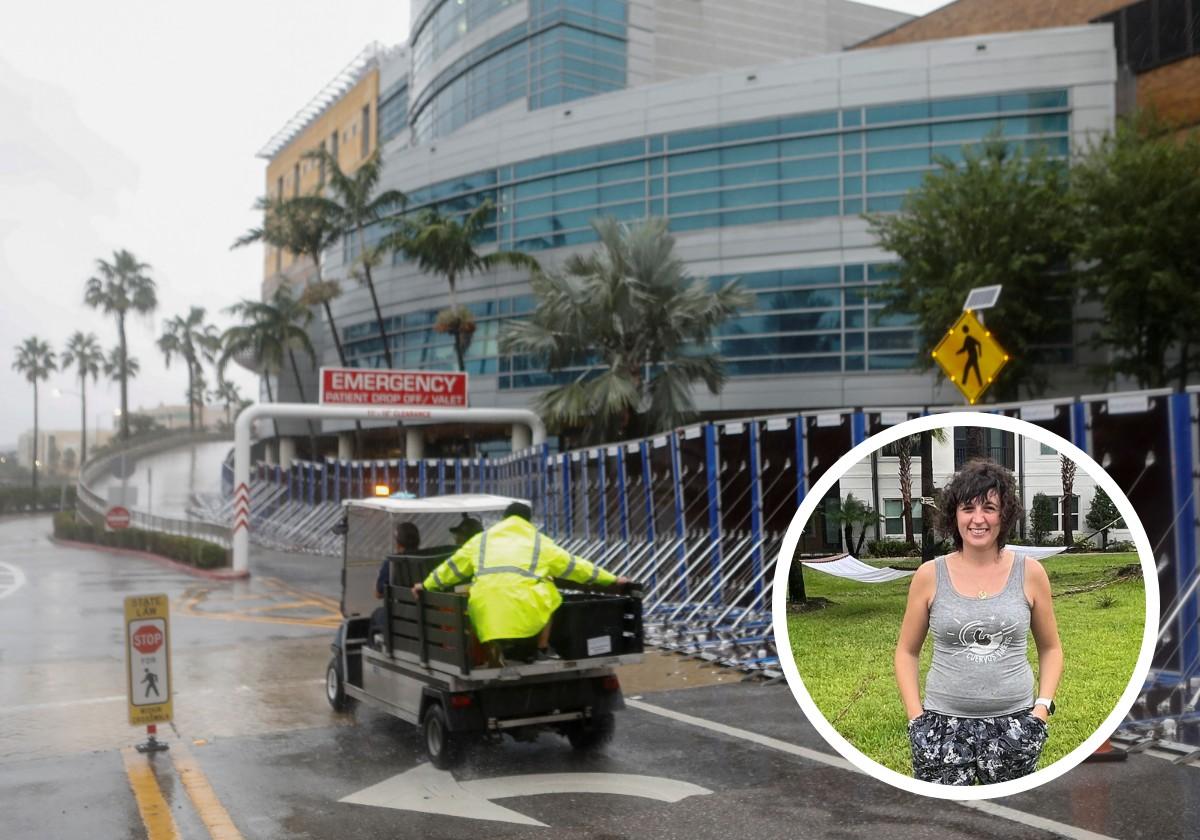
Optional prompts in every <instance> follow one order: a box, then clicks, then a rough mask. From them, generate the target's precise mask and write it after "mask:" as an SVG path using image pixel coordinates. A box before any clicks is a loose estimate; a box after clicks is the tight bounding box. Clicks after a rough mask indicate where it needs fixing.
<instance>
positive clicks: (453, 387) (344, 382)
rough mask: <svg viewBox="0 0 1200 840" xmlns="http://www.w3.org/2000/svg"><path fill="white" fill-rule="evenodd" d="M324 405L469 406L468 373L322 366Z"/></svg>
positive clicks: (322, 402)
mask: <svg viewBox="0 0 1200 840" xmlns="http://www.w3.org/2000/svg"><path fill="white" fill-rule="evenodd" d="M320 401H321V404H322V405H375V406H412V405H424V406H436V407H439V408H466V407H467V375H466V374H465V373H454V372H440V371H439V372H434V371H427V370H366V369H361V368H321V396H320Z"/></svg>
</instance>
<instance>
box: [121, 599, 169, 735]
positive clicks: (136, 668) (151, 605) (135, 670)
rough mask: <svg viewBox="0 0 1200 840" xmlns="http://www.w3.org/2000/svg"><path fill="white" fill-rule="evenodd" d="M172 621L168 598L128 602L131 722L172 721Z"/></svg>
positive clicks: (126, 636)
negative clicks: (170, 655)
mask: <svg viewBox="0 0 1200 840" xmlns="http://www.w3.org/2000/svg"><path fill="white" fill-rule="evenodd" d="M169 625H170V619H169V616H168V601H167V596H166V595H131V596H129V597H128V598H126V599H125V663H126V677H127V680H126V681H127V687H128V690H129V722H130V723H131V724H133V725H134V726H142V725H145V724H150V723H166V722H168V721H169V720H171V664H170V659H169V651H170V647H171V644H170V643H171V637H170V626H169Z"/></svg>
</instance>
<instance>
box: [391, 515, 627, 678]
mask: <svg viewBox="0 0 1200 840" xmlns="http://www.w3.org/2000/svg"><path fill="white" fill-rule="evenodd" d="M530 516H531V511H530V509H529V505H526V504H524V503H522V502H513V503H512V504H511V505H509V506H508V508H507V509H505V511H504V518H503V519H502V520H500V521H499V522H497V523H496V524H495V525H493V526H492V527H490V528H488V529H487V530H486V531H484V532H483V533H481V534H476V535H475V536H473V537H471V539H469V540H468V541H467V542H466V543H464V544H463V545H462V546H461V547H460V548H459V549H458V551H456V552H455V553H454V554H452V555H451V556H450V557H449V558H447V559H446V560H445V561H444V562H443V563H442V564H441V565H440V566H438V567H437V568H436V569H434V570H433V571H432V572H430V573H429V575H428V576H427V577H426V578H425V580H424V581H422V582H421V583H418V584H417V585H416V586H414V587H413V592H414V593H416V592H417V591H419V590H421V589H431V590H439V589H450V588H453V587H454V586H457V585H458V584H460V583H466V582H468V581H473V582H472V585H471V593H470V596H469V598H468V600H467V612H468V614H469V615H470V617H471V623H472V624H473V625H474V627H475V636H476V637H477V638H478V639H479V641H480V642H493V641H494V642H498V643H499V644H500V645H501V647H502V648H504V647H510V645H508V644H507V643H509V642H519V641H520V642H524V641H526V640H528V641H533V640H534V639H535V638H536V642H537V651H536V654H533V655H532V656H531V657H529V658H533V659H539V660H540V659H557V658H558V655H557V654H556V653H555V652H554V651H553V650H551V649H550V619H551V617H552V616H553V614H554V611H555V610H556V609H558V605H559V604H561V603H562V596H561V595H559V593H558V587H556V586H555V585H554V581H553V578H565V579H566V580H572V581H575V582H576V583H595V584H599V585H601V586H614V585H616V586H624V585H625V584H628V583H629V580H628V579H627V578H624V577H617V576H616V575H613V574H612V573H610V572H606V571H605V570H604V569H601V568H600V567H599V566H596V565H594V564H592V563H591V562H589V561H587V560H585V559H583V558H582V557H578V556H576V555H573V554H569V553H567V552H566V551H564V550H563V549H561V548H559V547H558V546H557V545H555V544H554V542H553V541H552V540H551V539H550V538H549V537H546V536H543V535H542V534H541V533H539V532H538V530H537V528H535V527H534V526H533V524H532V523H531V522H530V521H529V519H530ZM511 647H512V648H516V649H517V650H520V648H521V646H520V645H513V646H511Z"/></svg>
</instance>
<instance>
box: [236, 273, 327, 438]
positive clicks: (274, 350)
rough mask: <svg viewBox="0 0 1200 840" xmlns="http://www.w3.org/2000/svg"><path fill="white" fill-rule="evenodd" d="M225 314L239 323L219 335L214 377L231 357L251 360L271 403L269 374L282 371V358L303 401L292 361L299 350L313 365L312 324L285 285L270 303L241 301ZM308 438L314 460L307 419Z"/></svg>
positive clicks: (300, 381) (312, 435)
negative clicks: (259, 372) (308, 327)
mask: <svg viewBox="0 0 1200 840" xmlns="http://www.w3.org/2000/svg"><path fill="white" fill-rule="evenodd" d="M225 311H226V312H228V313H229V314H230V315H234V316H236V317H238V318H240V319H241V323H240V324H237V325H235V326H232V327H230V328H229V329H227V330H225V332H224V333H222V335H221V355H220V357H219V358H218V359H217V375H218V377H219V378H221V379H222V380H223V379H224V373H225V368H226V367H227V366H228V364H229V361H230V360H231V359H232V358H233V357H234V356H238V355H244V356H248V357H251V358H253V359H255V360H256V361H257V362H258V365H259V367H260V369H261V370H262V372H263V373H262V375H263V377H264V378H265V379H266V383H267V399H269V400H271V401H272V402H274V400H275V397H274V395H273V394H272V393H271V380H270V374H271V373H275V374H276V375H278V374H279V373H280V372H281V371H282V370H283V365H284V359H285V358H286V359H287V361H288V362H289V363H290V366H291V369H292V376H294V377H295V379H296V388H297V390H298V391H299V392H300V401H301V402H307V401H308V400H307V398H306V397H305V394H304V381H303V379H301V378H300V366H299V364H298V363H297V361H296V351H297V350H299V351H301V352H302V353H303V354H304V355H306V356H307V357H308V359H309V361H310V362H311V363H312V364H316V361H317V354H316V351H315V350H313V345H312V341H311V340H310V339H309V337H308V331H307V330H306V327H307V326H308V324H309V323H310V322H311V321H312V312H311V311H310V310H309V308H308V307H306V306H305V305H304V304H302V303H301V302H300V301H298V300H297V299H296V298H295V297H293V296H292V292H291V290H290V289H289V288H288V287H287V286H280V287H279V288H278V289H276V290H275V294H273V295H272V296H271V301H270V303H264V302H262V301H257V300H248V299H243V300H241V301H239V302H238V303H235V304H234V305H233V306H230V307H228V308H227V309H226V310H225ZM308 435H309V443H310V445H311V446H312V457H314V458H315V457H316V456H317V440H316V431H315V429H314V428H313V424H312V421H311V420H309V421H308ZM275 436H276V437H278V436H279V424H278V423H276V424H275Z"/></svg>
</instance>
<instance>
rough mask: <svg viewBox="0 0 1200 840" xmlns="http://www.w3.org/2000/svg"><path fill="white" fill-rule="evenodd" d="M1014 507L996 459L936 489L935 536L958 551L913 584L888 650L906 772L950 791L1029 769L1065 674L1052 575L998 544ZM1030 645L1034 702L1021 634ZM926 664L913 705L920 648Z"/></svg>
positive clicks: (1012, 489)
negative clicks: (904, 732)
mask: <svg viewBox="0 0 1200 840" xmlns="http://www.w3.org/2000/svg"><path fill="white" fill-rule="evenodd" d="M1020 510H1021V503H1020V500H1019V498H1018V497H1017V487H1016V482H1015V481H1014V479H1013V476H1012V473H1010V472H1009V471H1008V470H1007V469H1005V468H1004V467H1002V466H1000V465H998V464H996V463H995V462H994V461H990V460H981V461H972V462H971V463H969V464H967V465H966V466H965V467H963V468H962V469H961V470H959V472H958V473H956V474H955V476H954V478H953V479H951V481H950V483H949V484H948V485H947V486H946V488H945V490H944V491H943V492H942V500H941V514H940V517H939V519H940V522H939V525H940V528H941V530H942V531H943V532H944V533H945V534H946V535H947V536H949V537H950V538H951V539H952V540H953V542H954V545H955V547H956V549H957V550H956V551H954V552H951V553H949V554H947V555H945V556H944V557H938V558H936V559H935V560H934V561H933V562H932V563H927V564H925V565H923V566H922V567H921V568H920V569H919V570H918V571H917V573H916V574H915V575H914V576H913V580H912V584H911V585H910V587H909V591H908V604H907V607H906V608H905V612H904V620H903V623H902V624H901V627H900V639H899V642H898V644H897V645H896V655H895V669H896V683H897V685H898V686H899V688H900V697H901V700H902V701H903V703H904V706H905V709H906V710H907V712H908V719H909V722H908V736H909V741H910V744H911V747H912V761H913V775H914V776H915V777H916V778H918V779H921V780H923V781H927V782H934V783H936V784H950V785H971V784H975V783H976V782H982V783H984V784H990V783H994V782H1003V781H1009V780H1011V779H1017V778H1020V777H1021V776H1026V775H1028V774H1029V773H1032V772H1033V771H1034V769H1036V767H1037V762H1038V758H1039V757H1040V756H1041V752H1042V748H1043V747H1044V746H1045V744H1046V739H1047V737H1048V735H1049V732H1048V729H1047V719H1048V718H1049V715H1050V713H1051V712H1052V711H1053V709H1054V701H1053V697H1054V691H1055V689H1056V688H1057V687H1058V681H1059V678H1060V677H1061V675H1062V665H1063V656H1062V645H1061V643H1060V642H1059V638H1058V626H1057V623H1056V621H1055V618H1054V607H1053V605H1052V603H1051V596H1050V579H1049V577H1048V576H1047V574H1046V571H1045V570H1044V569H1043V568H1042V566H1041V565H1040V564H1039V563H1038V562H1037V561H1036V560H1033V559H1031V558H1026V557H1023V556H1018V555H1016V554H1014V553H1013V552H1012V551H1011V550H1009V549H1006V548H1005V543H1006V541H1007V540H1008V539H1009V538H1010V537H1011V536H1012V532H1013V527H1014V525H1015V524H1016V522H1017V519H1018V516H1019V513H1020ZM1031 630H1032V632H1033V636H1034V640H1035V642H1036V645H1037V653H1038V665H1039V680H1038V692H1037V699H1036V701H1035V699H1034V694H1035V693H1034V690H1033V686H1034V678H1033V669H1032V668H1031V667H1030V664H1029V660H1028V658H1027V654H1026V650H1027V640H1028V633H1029V632H1030V631H1031ZM926 635H932V637H933V660H932V664H931V666H930V669H929V674H928V676H927V677H926V681H925V699H924V704H922V702H921V695H920V692H919V690H918V687H917V686H918V673H919V660H920V655H921V647H922V646H923V644H924V642H925V637H926Z"/></svg>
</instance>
